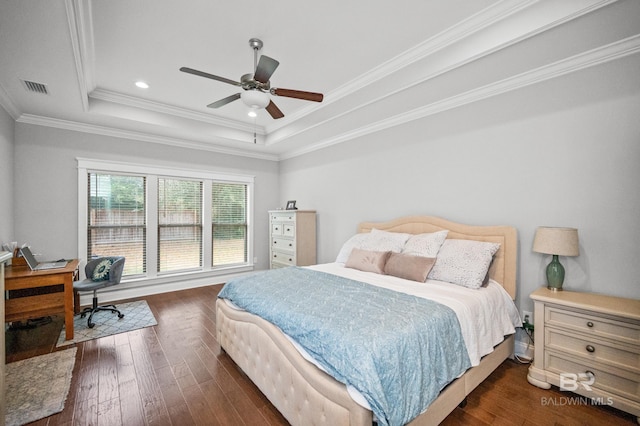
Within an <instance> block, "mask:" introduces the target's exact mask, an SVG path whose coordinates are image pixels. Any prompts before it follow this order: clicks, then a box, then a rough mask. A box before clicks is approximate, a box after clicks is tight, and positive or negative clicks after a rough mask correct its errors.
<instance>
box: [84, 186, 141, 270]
mask: <svg viewBox="0 0 640 426" xmlns="http://www.w3.org/2000/svg"><path fill="white" fill-rule="evenodd" d="M88 188H89V203H88V206H89V209H88V210H89V212H88V217H87V220H88V226H87V242H88V244H87V251H86V253H87V259H91V258H92V257H93V256H125V257H126V259H127V260H126V262H125V269H124V272H123V273H124V274H142V273H144V272H145V263H146V262H145V250H144V247H145V241H146V226H145V178H144V177H141V176H119V175H111V174H103V173H90V174H89V186H88Z"/></svg>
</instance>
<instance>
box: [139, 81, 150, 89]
mask: <svg viewBox="0 0 640 426" xmlns="http://www.w3.org/2000/svg"><path fill="white" fill-rule="evenodd" d="M136 86H138V87H139V88H141V89H148V88H149V85H148V84H147V83H145V82H144V81H136Z"/></svg>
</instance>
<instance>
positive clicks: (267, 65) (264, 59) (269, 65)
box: [253, 55, 280, 83]
mask: <svg viewBox="0 0 640 426" xmlns="http://www.w3.org/2000/svg"><path fill="white" fill-rule="evenodd" d="M278 65H280V62H278V61H276V60H275V59H272V58H270V57H268V56H265V55H262V56H260V61H258V66H257V67H256V73H255V74H254V76H253V79H254V80H255V81H259V82H260V83H266V82H268V81H269V79H270V78H271V76H272V75H273V72H274V71H275V70H276V68H278Z"/></svg>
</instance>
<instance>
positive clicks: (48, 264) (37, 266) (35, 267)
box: [20, 247, 67, 271]
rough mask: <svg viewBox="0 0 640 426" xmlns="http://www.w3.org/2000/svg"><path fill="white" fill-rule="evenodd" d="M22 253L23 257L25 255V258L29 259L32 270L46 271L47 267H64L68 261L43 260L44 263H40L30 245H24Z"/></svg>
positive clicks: (28, 263)
mask: <svg viewBox="0 0 640 426" xmlns="http://www.w3.org/2000/svg"><path fill="white" fill-rule="evenodd" d="M20 253H22V257H24V260H26V261H27V265H29V268H31V270H32V271H44V270H47V269H58V268H64V267H65V266H67V261H66V260H61V261H58V262H42V263H38V261H37V260H36V258H35V257H34V256H33V253H31V249H30V248H29V247H22V248H21V249H20Z"/></svg>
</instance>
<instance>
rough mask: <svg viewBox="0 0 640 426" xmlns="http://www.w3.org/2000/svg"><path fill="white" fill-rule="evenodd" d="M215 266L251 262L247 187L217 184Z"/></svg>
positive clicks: (214, 193) (214, 201) (214, 199)
mask: <svg viewBox="0 0 640 426" xmlns="http://www.w3.org/2000/svg"><path fill="white" fill-rule="evenodd" d="M211 212H212V214H211V216H212V226H211V233H212V236H213V237H212V240H213V250H212V252H213V260H212V262H213V264H214V265H230V264H235V263H243V262H246V261H247V186H246V185H238V184H229V183H214V184H213V188H212V197H211Z"/></svg>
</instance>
